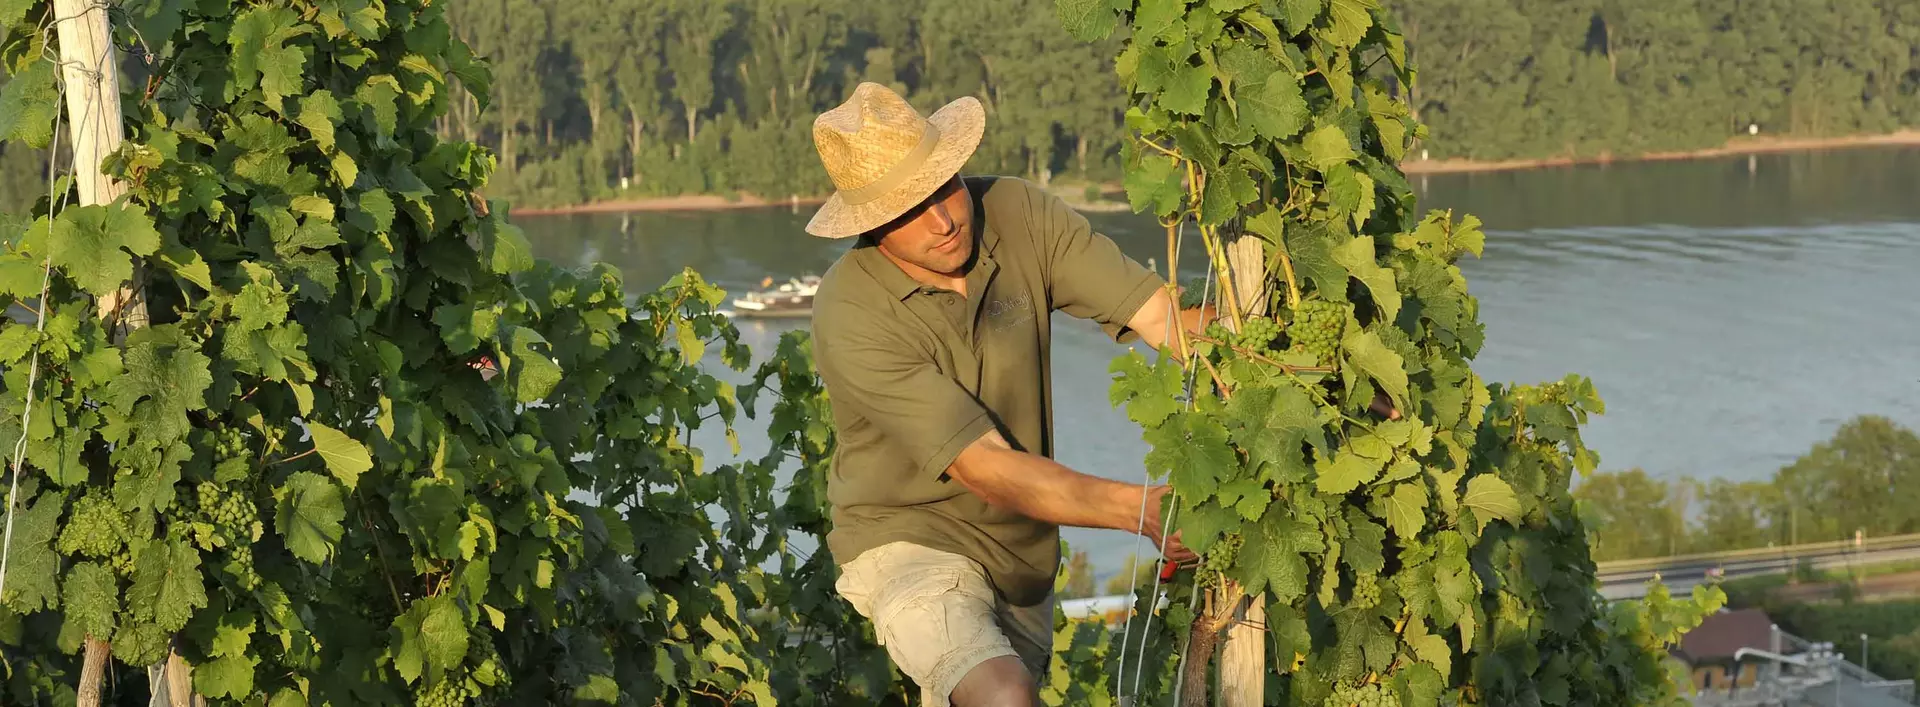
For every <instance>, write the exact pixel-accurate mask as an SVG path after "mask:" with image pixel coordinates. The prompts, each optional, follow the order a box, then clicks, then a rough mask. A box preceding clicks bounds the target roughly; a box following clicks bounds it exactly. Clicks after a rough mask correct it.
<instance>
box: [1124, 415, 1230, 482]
mask: <svg viewBox="0 0 1920 707" xmlns="http://www.w3.org/2000/svg"><path fill="white" fill-rule="evenodd" d="M1145 437H1146V440H1147V443H1148V444H1150V445H1153V449H1152V450H1151V451H1149V452H1147V459H1146V464H1147V472H1148V473H1150V474H1152V475H1153V477H1154V478H1156V479H1162V478H1164V479H1169V480H1170V481H1171V482H1172V483H1173V487H1174V489H1175V490H1177V491H1178V492H1179V493H1181V494H1182V495H1185V496H1188V497H1190V498H1205V497H1207V496H1212V495H1214V492H1215V491H1217V490H1218V488H1219V484H1220V481H1221V480H1222V479H1225V478H1228V477H1230V476H1231V475H1232V474H1233V470H1234V468H1235V467H1236V466H1238V461H1239V460H1238V459H1236V458H1235V455H1234V452H1233V447H1232V446H1230V445H1228V444H1227V428H1225V427H1222V426H1220V423H1219V422H1216V421H1214V419H1213V418H1211V417H1208V416H1207V415H1205V414H1202V413H1198V412H1188V411H1181V412H1178V413H1175V414H1174V415H1173V417H1172V418H1171V419H1169V420H1167V423H1166V424H1165V425H1163V426H1161V427H1160V428H1158V429H1155V430H1151V431H1149V432H1147V433H1146V435H1145Z"/></svg>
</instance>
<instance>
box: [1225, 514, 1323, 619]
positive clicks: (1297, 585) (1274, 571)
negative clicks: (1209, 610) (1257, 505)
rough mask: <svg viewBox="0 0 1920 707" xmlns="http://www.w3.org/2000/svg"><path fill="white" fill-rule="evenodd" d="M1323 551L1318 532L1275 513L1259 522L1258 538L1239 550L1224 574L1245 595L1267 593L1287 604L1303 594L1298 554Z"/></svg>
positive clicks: (1303, 567)
mask: <svg viewBox="0 0 1920 707" xmlns="http://www.w3.org/2000/svg"><path fill="white" fill-rule="evenodd" d="M1249 530H1251V529H1249ZM1324 548H1325V543H1324V541H1323V536H1322V535H1321V533H1320V529H1319V528H1317V527H1315V526H1314V525H1313V524H1312V523H1308V522H1305V521H1301V520H1299V519H1296V518H1294V517H1293V516H1292V515H1291V514H1289V513H1282V512H1278V510H1275V511H1273V512H1269V513H1267V517H1266V519H1265V520H1263V521H1261V522H1260V528H1259V537H1258V538H1254V537H1249V538H1247V540H1246V542H1245V543H1243V544H1242V545H1241V546H1240V554H1239V556H1238V557H1237V558H1235V560H1234V563H1233V567H1232V569H1230V570H1229V571H1228V573H1229V576H1232V577H1233V578H1234V579H1236V580H1239V582H1240V584H1241V585H1242V586H1243V587H1245V588H1246V592H1247V594H1249V595H1258V594H1260V593H1261V592H1263V591H1264V592H1271V593H1272V594H1273V597H1274V600H1275V601H1277V602H1280V603H1291V602H1292V601H1293V600H1295V599H1298V598H1300V597H1303V596H1306V593H1307V561H1306V558H1305V557H1302V553H1312V552H1320V551H1322V550H1323V549H1324Z"/></svg>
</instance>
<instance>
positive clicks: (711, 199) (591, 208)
mask: <svg viewBox="0 0 1920 707" xmlns="http://www.w3.org/2000/svg"><path fill="white" fill-rule="evenodd" d="M1913 145H1920V130H1902V131H1899V132H1894V133H1887V134H1883V135H1856V136H1849V137H1830V138H1790V137H1780V138H1776V137H1756V138H1736V139H1734V140H1731V141H1729V142H1728V143H1727V144H1726V145H1723V146H1720V147H1715V148H1708V149H1702V150H1683V151H1676V152H1651V153H1645V154H1640V155H1633V156H1629V157H1613V156H1610V155H1599V156H1595V157H1588V158H1575V157H1551V158H1540V159H1524V160H1411V161H1407V162H1402V163H1400V169H1401V171H1403V172H1405V173H1407V174H1409V175H1421V174H1464V173H1474V172H1509V171H1518V170H1533V169H1550V168H1556V167H1575V166H1580V165H1590V164H1612V163H1625V162H1662V161H1672V160H1700V159H1713V158H1716V157H1734V156H1739V155H1753V154H1765V153H1774V152H1814V151H1820V150H1837V149H1847V148H1857V147H1892V146H1913ZM1102 191H1103V196H1106V197H1109V199H1107V200H1102V201H1093V202H1089V201H1086V200H1085V199H1084V198H1082V197H1081V194H1082V193H1083V192H1084V188H1083V185H1074V186H1073V187H1072V188H1070V189H1066V188H1063V189H1055V192H1056V193H1059V194H1060V195H1061V196H1062V197H1064V198H1066V200H1067V202H1068V203H1069V204H1070V205H1072V206H1073V207H1074V208H1075V209H1079V210H1081V211H1093V212H1109V211H1128V210H1130V207H1128V205H1127V203H1126V201H1125V200H1124V197H1123V195H1124V192H1123V191H1122V187H1121V186H1120V185H1119V184H1105V185H1102ZM1113 197H1121V198H1113ZM825 201H826V199H825V198H823V197H800V198H787V199H765V198H761V197H758V196H755V195H752V194H741V195H738V196H735V197H726V196H720V195H717V194H689V195H682V196H650V197H633V198H624V199H608V200H604V201H596V202H591V203H587V204H579V205H575V206H554V207H543V208H526V207H516V208H514V210H513V213H514V215H517V216H556V215H565V214H592V213H619V212H627V211H725V210H730V209H760V208H770V207H783V206H784V207H788V208H792V209H806V210H808V211H809V212H811V211H812V209H813V208H814V207H817V206H819V205H820V204H821V203H823V202H825Z"/></svg>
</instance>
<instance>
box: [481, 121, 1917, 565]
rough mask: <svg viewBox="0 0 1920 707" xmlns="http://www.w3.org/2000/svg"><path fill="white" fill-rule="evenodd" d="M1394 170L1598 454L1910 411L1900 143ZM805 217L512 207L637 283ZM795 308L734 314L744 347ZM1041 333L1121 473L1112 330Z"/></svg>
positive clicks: (1094, 456)
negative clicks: (1574, 386) (1475, 232)
mask: <svg viewBox="0 0 1920 707" xmlns="http://www.w3.org/2000/svg"><path fill="white" fill-rule="evenodd" d="M1413 183H1414V186H1415V188H1416V189H1417V190H1418V191H1419V192H1420V194H1421V209H1422V210H1423V211H1424V210H1426V209H1435V208H1450V209H1453V210H1455V212H1456V213H1471V214H1474V215H1476V216H1478V217H1480V219H1481V220H1482V221H1484V222H1485V224H1486V231H1487V248H1486V253H1485V257H1484V258H1481V259H1478V260H1474V259H1471V258H1469V259H1468V260H1466V261H1463V262H1462V264H1461V268H1462V270H1463V271H1464V272H1465V274H1466V276H1467V280H1468V283H1469V290H1470V291H1471V292H1472V293H1473V294H1474V295H1475V296H1476V297H1478V298H1479V300H1480V305H1481V312H1480V316H1481V320H1482V321H1483V322H1484V323H1485V324H1486V328H1487V342H1486V346H1485V347H1484V348H1483V350H1482V352H1481V354H1480V356H1479V358H1478V359H1477V360H1476V362H1475V370H1476V371H1478V372H1479V373H1480V374H1481V375H1482V376H1483V377H1485V378H1487V379H1488V380H1490V381H1515V382H1537V381H1544V380H1552V379H1558V378H1560V377H1562V376H1564V375H1566V374H1567V373H1570V372H1572V373H1580V374H1583V375H1586V376H1589V377H1591V378H1592V379H1593V380H1594V382H1595V384H1596V386H1597V387H1598V388H1599V391H1600V394H1601V396H1602V397H1603V398H1604V399H1605V400H1606V405H1607V412H1606V414H1605V415H1602V416H1599V417H1596V418H1595V419H1594V420H1593V421H1592V422H1591V424H1589V425H1588V427H1587V428H1586V436H1587V442H1588V444H1589V445H1591V446H1592V447H1593V448H1594V449H1595V450H1597V451H1598V452H1599V453H1600V457H1601V468H1603V469H1609V470H1613V469H1628V468H1633V467H1640V468H1644V469H1646V470H1647V471H1648V472H1649V473H1651V474H1654V475H1657V476H1679V475H1689V476H1694V477H1699V478H1707V477H1723V478H1729V479H1736V480H1745V479H1761V478H1766V477H1767V476H1769V475H1771V474H1772V473H1773V472H1774V471H1775V470H1777V469H1779V468H1780V467H1781V466H1784V465H1786V464H1789V463H1791V462H1792V461H1793V460H1794V459H1796V458H1797V457H1799V456H1800V455H1801V454H1802V453H1804V452H1806V451H1807V450H1808V448H1809V447H1811V446H1812V445H1813V444H1815V443H1817V442H1819V441H1821V440H1823V439H1825V438H1826V437H1827V436H1829V435H1830V434H1832V432H1833V430H1834V429H1835V427H1837V426H1838V425H1839V424H1840V423H1842V422H1844V421H1846V420H1847V419H1848V418H1851V417H1853V416H1855V415H1858V414H1863V413H1872V414H1880V415H1885V416H1888V417H1891V418H1892V419H1894V420H1895V421H1897V422H1900V423H1901V424H1904V425H1907V426H1909V427H1915V428H1920V396H1916V393H1920V149H1913V148H1872V149H1857V150H1841V151H1833V152H1824V153H1793V154H1776V155H1759V156H1751V157H1745V156H1743V157H1734V158H1727V159H1718V160H1702V161H1688V162H1655V163H1629V164H1614V165H1607V166H1582V167H1572V168H1562V169H1549V170H1535V171H1525V172H1505V173H1483V174H1457V175H1433V176H1430V177H1414V178H1413ZM809 215H810V209H809V208H807V207H802V208H801V209H800V211H799V212H798V213H795V212H793V211H792V210H790V209H787V208H771V209H754V210H740V211H726V212H700V213H693V212H654V213H634V214H630V215H626V216H623V215H620V214H586V215H568V216H542V217H522V218H517V219H515V220H516V222H517V223H519V224H520V225H521V226H522V227H523V228H525V229H526V231H527V234H528V236H529V238H530V239H531V240H532V242H533V245H534V249H535V252H536V254H537V255H539V256H540V257H543V258H546V259H549V260H552V261H554V262H557V263H560V264H564V265H573V266H578V265H585V264H588V263H591V262H594V261H604V262H607V263H609V264H612V265H614V266H616V267H618V268H620V270H621V271H622V272H623V273H624V275H625V277H626V282H627V283H628V286H629V288H632V289H635V290H637V289H640V288H652V287H655V286H658V285H660V284H661V283H663V282H665V281H666V279H667V278H669V277H672V276H673V275H674V274H676V273H678V272H679V271H680V269H681V268H682V267H686V266H691V267H693V268H695V269H697V270H699V271H700V272H701V273H702V274H704V275H705V276H706V277H707V278H709V279H710V280H713V281H715V282H718V283H719V284H721V285H722V286H723V287H726V288H728V289H729V290H735V291H738V290H743V289H745V288H748V287H751V286H753V285H756V284H758V283H759V281H760V280H761V278H763V277H766V276H768V275H773V276H776V278H784V277H785V276H786V275H789V274H803V273H809V272H810V273H821V272H824V271H825V270H826V268H827V267H828V266H829V265H831V264H832V262H833V260H834V259H835V258H836V257H837V256H838V255H839V254H840V253H841V252H843V251H844V249H845V248H846V244H845V243H842V242H835V241H827V240H821V239H816V238H813V237H810V236H808V235H806V233H805V232H804V231H803V230H802V226H803V225H804V224H805V222H806V219H807V218H808V216H809ZM1088 218H1089V219H1091V220H1092V222H1093V224H1094V226H1095V228H1097V229H1099V230H1100V231H1101V232H1103V233H1105V234H1107V235H1108V236H1110V237H1112V238H1113V239H1114V240H1115V241H1116V242H1118V243H1119V244H1120V246H1121V248H1122V249H1124V250H1125V251H1126V252H1128V253H1129V254H1131V255H1132V256H1134V257H1135V258H1138V259H1140V260H1142V261H1145V260H1146V259H1148V258H1158V259H1159V260H1162V261H1164V260H1165V240H1164V232H1163V231H1161V229H1160V228H1159V227H1158V226H1156V225H1155V224H1154V223H1153V222H1152V220H1151V219H1150V218H1148V217H1142V216H1136V215H1133V214H1127V213H1118V214H1115V213H1093V214H1089V215H1088ZM1189 240H1190V241H1191V239H1189ZM1189 245H1192V243H1191V242H1189ZM1188 251H1189V252H1186V253H1184V254H1183V255H1182V256H1181V262H1182V268H1181V269H1182V271H1183V272H1182V273H1181V275H1182V277H1183V278H1186V277H1193V276H1198V275H1201V274H1203V271H1202V270H1200V269H1199V268H1201V267H1204V265H1203V264H1202V263H1203V261H1202V258H1201V256H1200V255H1199V253H1198V249H1197V247H1194V248H1189V249H1188ZM1188 264H1192V265H1193V266H1194V269H1192V270H1191V271H1188V270H1189V268H1188V267H1187V266H1188ZM1162 265H1163V266H1164V263H1163V264H1162ZM1055 316H1056V318H1062V319H1063V318H1064V317H1063V315H1058V314H1056V315H1055ZM803 326H805V321H804V320H796V321H792V322H768V323H761V322H753V321H742V322H741V330H742V337H743V339H744V340H745V341H746V342H747V343H748V344H749V345H751V346H752V347H753V348H754V350H755V351H771V350H772V345H773V343H774V342H775V341H776V340H777V339H778V337H779V335H780V334H781V333H782V332H783V331H787V330H789V329H792V328H795V327H803ZM1054 331H1055V341H1054V357H1053V361H1054V364H1053V365H1054V368H1055V370H1054V372H1053V374H1054V386H1055V390H1054V393H1055V401H1056V402H1055V405H1056V409H1055V424H1056V426H1057V429H1056V440H1057V441H1056V450H1057V457H1058V459H1059V460H1060V461H1061V462H1062V463H1064V464H1066V465H1067V466H1070V467H1072V468H1074V469H1078V470H1081V471H1084V472H1088V473H1092V474H1098V475H1101V476H1106V477H1110V478H1116V479H1125V480H1133V481H1138V480H1139V479H1141V478H1142V474H1143V471H1142V466H1141V459H1142V458H1143V457H1144V456H1145V454H1146V451H1147V448H1146V445H1145V443H1143V442H1142V441H1140V437H1139V433H1138V428H1137V427H1135V426H1133V425H1132V424H1131V423H1129V422H1128V421H1127V420H1126V418H1125V417H1124V415H1123V414H1122V413H1121V412H1119V411H1116V410H1114V409H1113V408H1112V407H1111V406H1109V405H1108V403H1107V388H1108V384H1109V382H1110V378H1109V377H1108V374H1107V365H1108V363H1109V362H1110V361H1111V360H1112V359H1113V358H1114V357H1115V356H1117V355H1120V354H1122V353H1124V352H1125V350H1124V349H1123V348H1122V347H1120V346H1119V345H1117V344H1114V343H1113V342H1112V341H1111V340H1109V339H1106V338H1104V337H1103V336H1102V335H1101V334H1100V332H1099V331H1098V330H1097V329H1095V328H1094V327H1092V325H1090V324H1084V325H1082V324H1079V323H1075V322H1070V321H1062V322H1058V323H1057V324H1056V327H1055V329H1054ZM711 367H712V368H713V369H714V370H715V371H716V373H719V374H720V375H722V377H724V378H727V379H729V380H733V381H735V382H741V381H744V380H745V376H743V375H739V374H734V373H732V372H730V371H726V370H725V368H724V367H722V366H720V365H718V363H717V362H715V363H714V364H713V365H712V366H711ZM738 429H739V432H740V438H741V441H742V444H743V450H742V454H743V455H746V456H752V457H757V456H758V455H759V454H761V453H763V452H764V450H765V446H766V445H765V443H764V441H763V440H761V437H762V436H763V435H762V431H763V429H764V428H763V426H762V425H761V424H759V423H758V422H756V421H752V420H744V419H743V420H742V421H741V422H740V424H739V425H738ZM697 441H698V442H699V443H700V444H701V446H702V447H703V448H704V449H705V450H706V451H707V454H708V459H709V461H710V463H725V462H726V461H727V460H728V459H729V455H728V451H729V450H728V448H727V445H726V443H725V441H724V438H723V437H721V435H720V434H719V433H718V431H711V430H710V431H707V433H703V434H701V435H698V436H697ZM1065 535H1066V538H1067V540H1068V541H1069V542H1070V543H1071V544H1072V545H1073V546H1074V547H1075V548H1076V549H1085V550H1088V551H1089V552H1090V553H1091V555H1092V559H1093V561H1094V565H1095V567H1096V568H1097V569H1098V570H1099V573H1100V574H1103V575H1104V574H1106V573H1108V572H1110V571H1112V570H1114V569H1116V568H1117V567H1119V566H1120V564H1121V563H1122V562H1123V561H1124V558H1125V557H1126V556H1127V554H1128V553H1129V552H1131V551H1132V550H1133V549H1134V540H1133V536H1131V535H1129V534H1125V533H1120V532H1116V531H1093V530H1082V529H1069V530H1067V531H1066V533H1065Z"/></svg>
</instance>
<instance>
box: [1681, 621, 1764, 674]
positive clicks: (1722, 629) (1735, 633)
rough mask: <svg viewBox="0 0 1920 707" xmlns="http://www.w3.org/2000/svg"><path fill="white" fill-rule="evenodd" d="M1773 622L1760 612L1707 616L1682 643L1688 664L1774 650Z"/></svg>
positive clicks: (1683, 653)
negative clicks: (1742, 652)
mask: <svg viewBox="0 0 1920 707" xmlns="http://www.w3.org/2000/svg"><path fill="white" fill-rule="evenodd" d="M1772 647H1773V619H1772V618H1769V617H1768V616H1767V612H1764V611H1761V610H1759V609H1737V610H1734V611H1725V612H1721V613H1718V614H1714V615H1712V616H1708V617H1707V618H1706V620H1705V621H1702V622H1701V623H1700V626H1699V627H1698V628H1695V629H1694V630H1692V631H1688V632H1687V635H1685V636H1683V637H1681V639H1680V649H1679V650H1678V651H1677V652H1678V653H1679V654H1680V655H1681V657H1683V658H1685V659H1687V660H1688V661H1690V662H1691V661H1702V660H1724V659H1731V658H1732V657H1733V655H1734V653H1736V652H1738V651H1739V650H1740V649H1742V648H1757V649H1760V650H1772Z"/></svg>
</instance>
